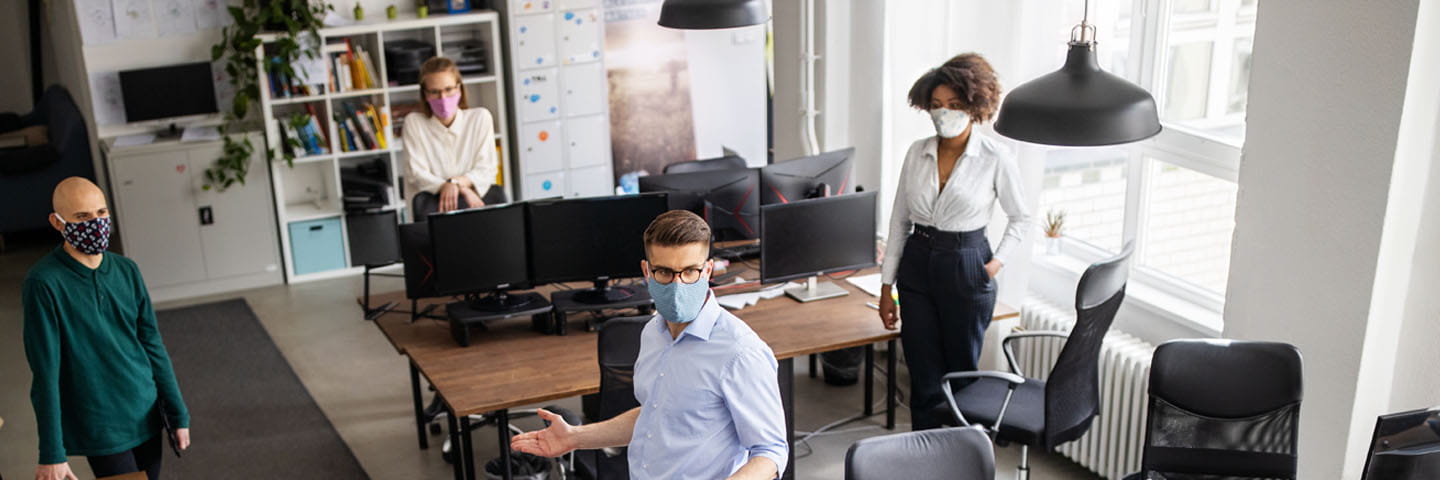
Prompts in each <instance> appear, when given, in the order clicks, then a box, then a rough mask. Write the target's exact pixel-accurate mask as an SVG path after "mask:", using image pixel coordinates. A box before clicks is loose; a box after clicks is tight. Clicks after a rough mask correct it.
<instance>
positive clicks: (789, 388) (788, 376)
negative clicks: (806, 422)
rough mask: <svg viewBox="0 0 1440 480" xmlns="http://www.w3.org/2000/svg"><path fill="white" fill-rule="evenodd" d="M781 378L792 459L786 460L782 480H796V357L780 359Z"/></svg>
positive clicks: (778, 374) (781, 399)
mask: <svg viewBox="0 0 1440 480" xmlns="http://www.w3.org/2000/svg"><path fill="white" fill-rule="evenodd" d="M776 374H777V376H778V377H779V378H780V403H781V405H782V406H783V407H784V409H785V442H786V443H787V444H788V445H789V446H790V448H787V449H786V450H788V451H789V452H790V460H789V461H787V462H786V465H787V466H786V467H785V472H784V473H783V474H782V475H781V476H780V478H781V479H782V480H795V359H794V358H787V359H784V360H781V361H780V368H779V369H778V370H777V371H776Z"/></svg>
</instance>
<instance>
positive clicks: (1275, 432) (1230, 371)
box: [1127, 340, 1302, 480]
mask: <svg viewBox="0 0 1440 480" xmlns="http://www.w3.org/2000/svg"><path fill="white" fill-rule="evenodd" d="M1301 376H1302V370H1301V359H1300V351H1299V350H1297V349H1296V348H1295V347H1294V346H1292V345H1289V344H1284V343H1275V342H1247V341H1238V340H1175V341H1171V342H1166V343H1165V344H1163V345H1160V346H1159V347H1158V348H1156V349H1155V357H1154V361H1153V362H1152V363H1151V364H1150V413H1149V416H1148V417H1147V418H1146V420H1145V453H1144V455H1143V457H1142V458H1141V460H1140V467H1141V472H1140V473H1138V474H1134V475H1131V476H1129V477H1127V480H1136V479H1156V480H1158V479H1168V480H1174V479H1191V478H1215V477H1225V478H1295V471H1296V463H1297V458H1296V442H1297V441H1298V440H1299V434H1300V429H1299V423H1300V398H1301Z"/></svg>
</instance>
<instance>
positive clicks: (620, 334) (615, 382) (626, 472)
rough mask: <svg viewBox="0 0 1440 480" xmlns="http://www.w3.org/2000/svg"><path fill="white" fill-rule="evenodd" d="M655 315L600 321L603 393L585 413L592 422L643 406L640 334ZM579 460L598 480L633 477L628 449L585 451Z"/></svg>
mask: <svg viewBox="0 0 1440 480" xmlns="http://www.w3.org/2000/svg"><path fill="white" fill-rule="evenodd" d="M651 318H652V316H650V315H646V316H638V317H621V318H612V319H610V320H608V321H606V322H605V323H602V324H600V334H599V339H598V340H596V348H597V350H598V352H597V353H598V355H597V357H598V358H599V362H600V393H599V394H597V395H596V396H597V397H598V400H597V402H596V403H595V405H592V406H590V407H591V408H587V411H586V416H587V417H589V419H590V420H591V421H592V423H593V422H601V421H604V420H609V419H610V418H613V417H615V416H616V415H619V414H622V413H625V412H628V411H630V409H632V408H635V407H638V406H640V402H638V401H636V400H635V387H634V385H635V359H636V358H637V357H639V356H640V334H641V332H643V331H644V330H645V325H646V324H648V323H649V322H650V319H651ZM578 460H579V463H580V464H581V465H582V466H583V467H584V468H588V469H590V471H592V472H594V473H595V475H594V478H595V479H596V480H612V479H627V478H630V466H629V463H628V459H627V457H626V455H625V448H623V447H621V448H615V449H608V448H607V449H603V450H586V451H583V452H581V456H580V458H579V459H578Z"/></svg>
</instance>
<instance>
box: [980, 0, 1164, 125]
mask: <svg viewBox="0 0 1440 480" xmlns="http://www.w3.org/2000/svg"><path fill="white" fill-rule="evenodd" d="M1089 16H1090V2H1089V1H1088V0H1087V1H1086V2H1085V18H1083V19H1082V20H1081V21H1080V24H1079V25H1076V26H1075V28H1072V29H1071V30H1070V53H1069V55H1067V56H1066V58H1065V65H1064V66H1062V67H1060V69H1059V70H1056V71H1054V72H1051V73H1048V74H1046V75H1043V76H1040V77H1039V78H1036V79H1034V80H1031V81H1029V82H1026V83H1025V84H1023V85H1020V86H1019V87H1016V88H1015V90H1014V91H1012V92H1010V94H1009V95H1007V96H1006V97H1005V101H1004V102H1002V103H1001V105H1000V112H999V116H998V118H996V120H995V131H996V132H999V133H1000V134H1001V135H1004V136H1007V137H1010V138H1013V139H1016V140H1020V141H1024V142H1030V143H1039V144H1044V145H1061V146H1085V147H1089V146H1101V145H1116V144H1121V143H1130V142H1135V141H1139V140H1144V139H1146V138H1150V137H1153V136H1155V135H1156V134H1158V133H1160V118H1159V115H1158V114H1157V113H1156V109H1155V98H1154V97H1152V96H1150V92H1147V91H1145V89H1143V88H1140V87H1139V86H1137V85H1135V84H1133V83H1130V82H1129V81H1127V80H1125V79H1123V78H1120V77H1118V76H1116V75H1112V74H1110V73H1107V72H1105V71H1104V70H1101V69H1100V64H1099V62H1098V61H1097V60H1096V58H1095V44H1096V42H1095V26H1094V25H1091V24H1090V23H1089ZM1087 33H1088V35H1089V37H1088V39H1087V37H1086V35H1087ZM1077 34H1078V36H1077Z"/></svg>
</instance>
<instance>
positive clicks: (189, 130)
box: [180, 127, 220, 142]
mask: <svg viewBox="0 0 1440 480" xmlns="http://www.w3.org/2000/svg"><path fill="white" fill-rule="evenodd" d="M219 139H220V131H219V130H216V129H215V127H185V131H184V132H182V133H181V134H180V141H181V142H206V141H211V140H219Z"/></svg>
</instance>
